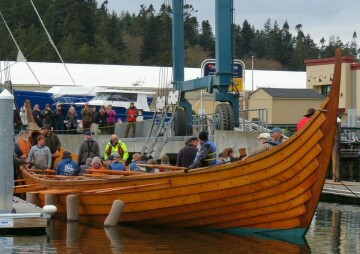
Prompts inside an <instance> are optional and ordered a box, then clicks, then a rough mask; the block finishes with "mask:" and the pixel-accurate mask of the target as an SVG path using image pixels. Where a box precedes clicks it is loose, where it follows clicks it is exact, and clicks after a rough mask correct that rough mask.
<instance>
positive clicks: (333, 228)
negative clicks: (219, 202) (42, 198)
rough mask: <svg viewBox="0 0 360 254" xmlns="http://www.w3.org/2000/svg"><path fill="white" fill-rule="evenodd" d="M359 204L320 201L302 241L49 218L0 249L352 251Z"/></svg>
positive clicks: (1, 240)
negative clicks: (41, 231) (33, 233)
mask: <svg viewBox="0 0 360 254" xmlns="http://www.w3.org/2000/svg"><path fill="white" fill-rule="evenodd" d="M359 215H360V211H359V207H355V206H344V205H337V204H327V203H320V204H319V208H318V210H317V213H316V216H315V217H314V220H313V222H312V225H311V227H310V229H309V232H308V234H307V237H306V239H307V244H306V243H304V244H302V245H299V244H294V243H290V242H285V241H279V240H274V239H265V238H256V237H252V236H234V235H228V234H222V233H218V232H200V231H195V230H188V229H178V228H158V227H134V226H118V227H112V228H105V229H104V228H103V227H94V226H91V227H90V226H86V225H81V224H78V223H76V222H71V223H66V222H63V221H51V224H50V226H49V228H48V229H47V233H48V235H45V236H37V237H28V236H26V237H22V236H16V237H11V236H3V237H0V253H104V254H106V253H117V254H118V253H121V254H127V253H131V254H133V253H159V254H164V253H166V254H169V253H174V254H175V253H176V254H177V253H207V254H211V253H230V254H231V253H355V252H359V251H360V246H359V245H360V244H359V243H358V239H357V238H358V236H359V233H360V232H359V231H360V230H359V224H360V223H359V220H360V216H359Z"/></svg>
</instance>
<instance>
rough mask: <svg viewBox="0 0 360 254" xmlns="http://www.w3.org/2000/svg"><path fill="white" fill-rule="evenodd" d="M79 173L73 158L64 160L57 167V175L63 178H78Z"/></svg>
mask: <svg viewBox="0 0 360 254" xmlns="http://www.w3.org/2000/svg"><path fill="white" fill-rule="evenodd" d="M78 173H79V167H78V165H77V163H76V162H75V161H73V160H72V159H71V158H66V159H62V160H61V161H60V162H59V163H58V165H57V166H56V174H57V175H63V176H76V175H78Z"/></svg>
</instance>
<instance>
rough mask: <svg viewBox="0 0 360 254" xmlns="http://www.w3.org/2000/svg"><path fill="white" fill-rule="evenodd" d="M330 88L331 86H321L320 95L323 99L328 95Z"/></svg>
mask: <svg viewBox="0 0 360 254" xmlns="http://www.w3.org/2000/svg"><path fill="white" fill-rule="evenodd" d="M330 87H331V85H326V86H321V94H322V95H324V96H325V97H326V96H328V95H329V93H330Z"/></svg>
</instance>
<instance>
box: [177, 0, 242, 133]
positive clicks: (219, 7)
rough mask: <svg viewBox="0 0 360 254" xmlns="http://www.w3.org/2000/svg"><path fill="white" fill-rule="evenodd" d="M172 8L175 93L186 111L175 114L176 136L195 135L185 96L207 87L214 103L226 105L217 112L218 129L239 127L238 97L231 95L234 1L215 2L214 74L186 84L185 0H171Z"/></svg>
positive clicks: (189, 106) (215, 115) (216, 125)
mask: <svg viewBox="0 0 360 254" xmlns="http://www.w3.org/2000/svg"><path fill="white" fill-rule="evenodd" d="M209 2H211V1H209ZM172 6H173V23H172V51H173V90H174V91H175V90H178V91H179V99H180V101H179V107H181V108H183V109H184V110H177V111H176V112H175V116H174V130H175V135H176V136H184V135H191V134H192V106H191V104H190V103H189V101H188V100H187V99H186V98H185V93H186V92H190V91H196V90H201V89H205V88H206V89H207V92H209V93H211V94H213V98H214V100H215V101H220V102H223V103H221V104H219V105H217V106H216V109H215V114H214V123H215V129H217V130H233V129H234V126H235V127H239V95H238V94H236V93H229V92H228V89H229V86H230V84H231V80H232V75H233V73H232V68H233V55H232V53H233V52H232V51H233V43H232V27H233V22H232V21H233V0H215V58H216V63H215V66H216V72H215V74H214V75H212V76H205V77H202V78H198V79H194V80H187V81H184V15H183V13H184V8H183V6H184V0H172Z"/></svg>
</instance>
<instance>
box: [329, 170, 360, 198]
mask: <svg viewBox="0 0 360 254" xmlns="http://www.w3.org/2000/svg"><path fill="white" fill-rule="evenodd" d="M331 174H332V175H333V176H334V177H335V178H336V180H337V181H339V182H340V183H341V184H342V185H343V186H344V187H345V188H346V189H348V190H349V191H350V192H351V193H352V194H353V195H354V196H355V197H357V198H358V199H360V197H359V196H358V195H356V194H355V193H354V192H353V191H352V190H350V188H349V187H348V186H347V185H346V184H344V183H343V182H342V181H341V180H340V178H339V177H337V176H336V175H335V174H334V173H333V172H331Z"/></svg>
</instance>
